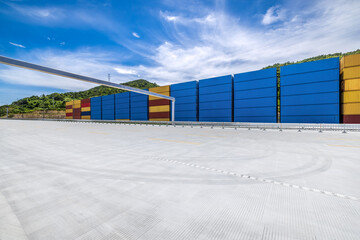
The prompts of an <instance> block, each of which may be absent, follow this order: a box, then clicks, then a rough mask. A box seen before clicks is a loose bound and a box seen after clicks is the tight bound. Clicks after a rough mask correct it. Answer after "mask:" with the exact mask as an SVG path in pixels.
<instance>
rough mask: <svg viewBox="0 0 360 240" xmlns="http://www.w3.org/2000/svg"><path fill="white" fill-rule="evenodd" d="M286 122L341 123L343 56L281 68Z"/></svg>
mask: <svg viewBox="0 0 360 240" xmlns="http://www.w3.org/2000/svg"><path fill="white" fill-rule="evenodd" d="M280 86H281V89H280V97H281V99H280V104H281V109H280V114H281V122H283V123H339V122H340V82H339V58H330V59H325V60H319V61H313V62H307V63H300V64H293V65H288V66H284V67H281V68H280Z"/></svg>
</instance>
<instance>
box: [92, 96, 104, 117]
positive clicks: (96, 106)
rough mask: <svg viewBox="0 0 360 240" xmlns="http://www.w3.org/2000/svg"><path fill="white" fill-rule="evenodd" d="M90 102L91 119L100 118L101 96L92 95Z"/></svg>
mask: <svg viewBox="0 0 360 240" xmlns="http://www.w3.org/2000/svg"><path fill="white" fill-rule="evenodd" d="M90 103H91V119H94V120H101V97H93V98H91V99H90Z"/></svg>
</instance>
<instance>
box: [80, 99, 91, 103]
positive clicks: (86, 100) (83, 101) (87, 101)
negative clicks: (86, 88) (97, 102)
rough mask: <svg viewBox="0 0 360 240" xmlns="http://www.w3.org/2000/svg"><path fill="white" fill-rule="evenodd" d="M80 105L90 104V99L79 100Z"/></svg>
mask: <svg viewBox="0 0 360 240" xmlns="http://www.w3.org/2000/svg"><path fill="white" fill-rule="evenodd" d="M81 103H90V98H87V99H82V100H81Z"/></svg>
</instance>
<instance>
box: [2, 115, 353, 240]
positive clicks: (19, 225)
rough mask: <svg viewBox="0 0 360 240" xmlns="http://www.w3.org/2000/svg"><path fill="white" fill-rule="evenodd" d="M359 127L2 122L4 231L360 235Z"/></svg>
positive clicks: (84, 235) (63, 235)
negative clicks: (304, 129)
mask: <svg viewBox="0 0 360 240" xmlns="http://www.w3.org/2000/svg"><path fill="white" fill-rule="evenodd" d="M359 198H360V134H359V133H347V134H342V133H340V132H337V133H327V132H325V133H318V132H300V133H298V132H296V131H290V130H289V131H283V132H279V131H275V130H274V131H270V130H268V131H260V130H251V131H248V130H239V129H238V130H234V129H209V128H190V127H185V128H182V127H176V128H174V127H164V126H163V127H159V126H125V125H114V124H90V123H65V122H40V121H6V120H1V121H0V239H6V240H8V239H46V240H49V239H61V240H64V239H165V240H168V239H206V240H207V239H360V200H359Z"/></svg>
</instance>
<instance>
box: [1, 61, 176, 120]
mask: <svg viewBox="0 0 360 240" xmlns="http://www.w3.org/2000/svg"><path fill="white" fill-rule="evenodd" d="M0 63H3V64H6V65H10V66H15V67H20V68H25V69H29V70H34V71H38V72H43V73H48V74H52V75H56V76H60V77H66V78H72V79H76V80H80V81H84V82H89V83H95V84H100V85H104V86H108V87H113V88H118V89H122V90H126V91H130V92H136V93H140V94H145V95H149V96H154V97H159V98H164V99H168V100H170V101H172V109H171V110H172V113H171V115H172V121H174V119H175V98H174V97H170V96H165V95H162V94H158V93H153V92H149V91H146V90H143V89H138V88H134V87H129V86H125V85H122V84H117V83H112V82H108V81H104V80H100V79H96V78H92V77H86V76H82V75H79V74H75V73H70V72H65V71H62V70H57V69H54V68H49V67H44V66H40V65H36V64H33V63H28V62H24V61H20V60H16V59H12V58H8V57H4V56H0Z"/></svg>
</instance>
